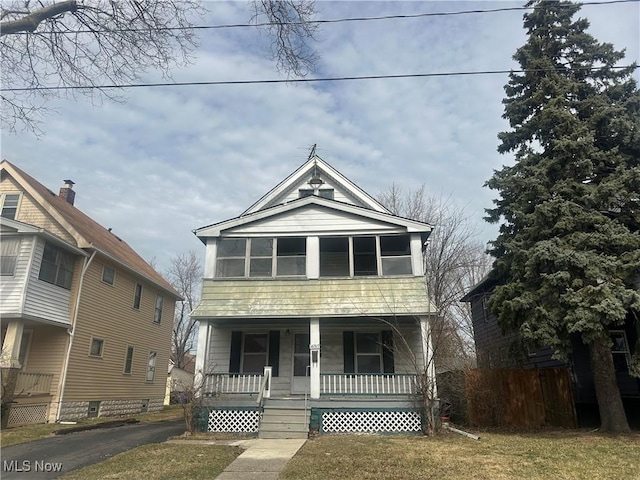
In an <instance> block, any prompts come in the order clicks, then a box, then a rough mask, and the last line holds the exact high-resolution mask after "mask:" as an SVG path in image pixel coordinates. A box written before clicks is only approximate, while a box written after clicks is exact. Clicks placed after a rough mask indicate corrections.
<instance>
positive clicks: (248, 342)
mask: <svg viewBox="0 0 640 480" xmlns="http://www.w3.org/2000/svg"><path fill="white" fill-rule="evenodd" d="M268 345H269V341H268V335H267V334H266V333H245V335H244V344H243V348H242V372H243V373H262V372H263V371H264V367H265V365H266V364H267V347H268Z"/></svg>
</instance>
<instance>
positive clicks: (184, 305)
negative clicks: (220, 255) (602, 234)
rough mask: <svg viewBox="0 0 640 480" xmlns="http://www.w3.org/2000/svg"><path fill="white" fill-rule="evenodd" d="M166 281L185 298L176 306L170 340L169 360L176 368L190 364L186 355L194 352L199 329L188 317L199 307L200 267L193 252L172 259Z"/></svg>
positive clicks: (196, 323)
mask: <svg viewBox="0 0 640 480" xmlns="http://www.w3.org/2000/svg"><path fill="white" fill-rule="evenodd" d="M166 273H167V278H168V280H169V282H171V284H172V285H173V287H174V288H175V289H176V290H177V292H178V293H179V294H180V295H181V296H182V298H184V300H183V301H182V302H179V303H177V304H176V311H175V316H174V322H173V338H172V341H171V342H172V352H171V357H172V359H173V361H174V363H175V365H176V367H178V368H184V367H185V366H186V365H187V363H189V358H188V355H187V354H188V353H189V352H190V351H191V350H192V349H193V347H194V343H195V337H196V333H197V329H198V322H197V321H196V320H195V319H193V318H191V317H190V316H189V314H190V313H191V312H192V311H193V309H194V308H195V307H196V305H197V303H198V298H199V292H200V283H201V281H202V266H201V265H200V259H199V258H198V255H197V254H196V252H194V251H193V250H191V251H189V252H188V253H186V254H178V255H176V256H175V257H172V258H171V261H170V265H169V269H168V270H167V272H166Z"/></svg>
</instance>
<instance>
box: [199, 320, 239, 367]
mask: <svg viewBox="0 0 640 480" xmlns="http://www.w3.org/2000/svg"><path fill="white" fill-rule="evenodd" d="M208 344H209V351H208V355H207V357H206V358H207V360H206V363H205V365H204V373H205V374H207V373H214V372H219V373H227V372H228V371H229V357H230V355H231V329H228V328H223V327H219V326H216V325H211V335H210V337H209V342H208ZM198 355H199V354H198Z"/></svg>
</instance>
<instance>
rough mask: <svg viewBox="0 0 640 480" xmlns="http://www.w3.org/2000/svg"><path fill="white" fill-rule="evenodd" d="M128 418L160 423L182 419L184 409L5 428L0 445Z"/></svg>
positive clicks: (6, 445) (13, 443)
mask: <svg viewBox="0 0 640 480" xmlns="http://www.w3.org/2000/svg"><path fill="white" fill-rule="evenodd" d="M127 418H135V419H137V420H140V422H142V423H151V422H159V421H162V420H175V419H178V418H182V408H181V407H180V405H169V406H167V407H164V408H163V409H162V411H160V412H152V413H138V414H135V415H124V416H120V417H98V418H90V419H84V420H80V421H78V423H77V424H75V425H61V424H59V423H44V424H39V425H23V426H21V427H11V428H5V429H4V430H2V432H1V433H0V445H1V446H3V447H8V446H9V445H15V444H17V443H24V442H30V441H32V440H38V439H40V438H46V437H50V436H52V435H53V432H55V431H56V430H61V429H63V428H65V427H78V426H81V425H94V424H97V423H104V422H113V421H114V420H124V419H127Z"/></svg>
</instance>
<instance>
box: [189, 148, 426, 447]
mask: <svg viewBox="0 0 640 480" xmlns="http://www.w3.org/2000/svg"><path fill="white" fill-rule="evenodd" d="M431 228H432V227H431V225H428V224H426V223H421V222H417V221H413V220H409V219H406V218H401V217H398V216H395V215H392V214H391V213H390V212H389V211H388V210H387V209H386V208H385V207H384V206H383V205H381V204H380V203H379V202H378V201H376V200H375V199H374V198H373V197H371V196H370V195H369V194H367V193H366V192H364V191H363V190H362V189H360V188H359V187H358V186H356V185H355V184H354V183H352V182H351V181H350V180H348V179H347V178H346V177H344V176H343V175H342V174H341V173H339V172H338V171H337V170H336V169H334V168H333V167H332V166H330V165H329V164H328V163H326V162H325V161H323V160H322V159H321V158H319V157H318V156H315V155H312V156H311V157H310V158H309V159H308V161H306V162H305V163H304V164H303V165H302V166H301V167H300V168H298V169H297V170H296V171H295V172H293V173H292V174H291V175H290V176H289V177H287V178H286V179H285V180H283V181H282V182H281V183H280V184H278V185H277V186H276V187H274V188H273V189H272V190H271V191H269V192H268V193H267V194H266V195H264V196H263V197H262V198H261V199H259V200H258V201H257V202H256V203H254V204H253V205H252V206H250V207H249V208H248V209H247V210H246V211H245V212H243V213H242V214H241V215H240V216H238V217H236V218H232V219H230V220H225V221H223V222H219V223H215V224H212V225H208V226H205V227H202V228H199V229H197V230H195V231H194V233H195V234H196V236H197V237H198V238H200V239H201V240H202V242H203V243H204V244H205V245H206V259H205V269H204V272H205V274H204V277H205V278H204V281H203V287H202V300H201V302H200V304H199V305H198V306H197V308H196V309H195V310H194V311H193V312H192V316H193V317H195V318H196V319H197V320H198V321H199V326H200V328H199V338H198V356H197V365H196V384H197V385H200V384H203V385H204V387H203V394H204V396H205V398H206V399H207V400H208V403H209V408H208V410H207V412H206V413H207V417H206V418H203V419H202V421H203V423H204V421H205V420H206V424H207V429H208V430H209V431H236V432H238V431H244V432H258V431H259V433H260V436H262V437H272V438H277V437H285V438H286V437H296V436H306V435H307V433H308V431H309V427H310V426H311V428H312V429H314V430H316V429H317V430H319V431H320V432H354V431H355V432H365V431H366V432H407V431H419V430H420V415H419V413H418V411H417V410H416V408H415V402H414V401H413V399H412V397H413V396H414V395H415V393H416V386H415V378H416V374H418V373H422V374H424V373H425V372H426V373H427V374H428V376H429V377H430V378H432V379H433V378H434V374H433V369H432V368H431V364H432V362H431V361H430V360H431V357H432V355H431V354H430V348H431V347H430V336H429V329H430V322H431V320H432V318H433V316H434V315H435V308H434V307H433V306H432V305H431V303H430V301H429V298H428V294H427V290H426V285H425V276H424V273H425V272H424V267H423V265H424V262H423V249H424V248H425V247H426V240H427V238H428V237H429V234H430V232H431ZM427 367H429V368H427ZM198 382H200V383H198Z"/></svg>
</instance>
